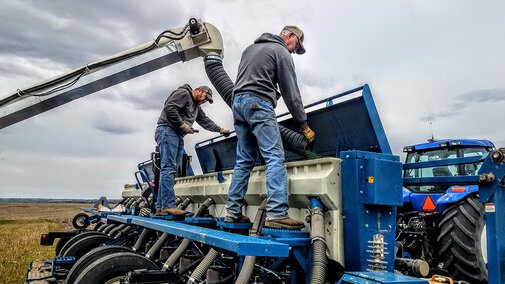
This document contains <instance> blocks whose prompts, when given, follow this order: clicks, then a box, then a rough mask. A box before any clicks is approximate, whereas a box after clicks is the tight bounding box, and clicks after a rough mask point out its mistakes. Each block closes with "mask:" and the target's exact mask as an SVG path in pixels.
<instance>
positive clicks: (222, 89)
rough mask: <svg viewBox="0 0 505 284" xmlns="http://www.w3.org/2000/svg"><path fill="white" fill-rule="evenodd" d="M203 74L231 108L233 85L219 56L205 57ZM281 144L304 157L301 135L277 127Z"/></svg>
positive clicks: (304, 147)
mask: <svg viewBox="0 0 505 284" xmlns="http://www.w3.org/2000/svg"><path fill="white" fill-rule="evenodd" d="M204 63H205V72H206V73H207V77H209V80H210V82H211V83H212V85H213V86H214V88H216V90H217V92H218V93H219V94H220V95H221V97H222V98H223V100H224V101H225V103H226V104H227V105H228V106H229V107H230V108H231V107H232V103H233V88H234V87H235V84H234V83H233V81H232V80H231V79H230V77H229V76H228V74H227V73H226V71H225V70H224V67H223V62H222V58H221V57H219V56H212V55H211V56H207V57H205V59H204ZM279 131H280V133H281V138H282V143H283V144H284V149H286V150H289V151H291V152H293V153H296V154H298V155H300V156H304V155H305V151H306V150H307V149H306V148H307V145H308V141H307V139H305V136H303V135H302V134H300V133H298V132H296V131H293V130H291V129H289V128H286V127H284V126H282V125H279Z"/></svg>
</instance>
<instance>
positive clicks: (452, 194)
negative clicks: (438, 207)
mask: <svg viewBox="0 0 505 284" xmlns="http://www.w3.org/2000/svg"><path fill="white" fill-rule="evenodd" d="M453 189H454V190H453ZM474 192H479V186H478V185H466V186H459V185H454V186H451V187H449V188H448V189H447V191H446V192H445V193H444V195H442V196H441V197H440V198H438V199H437V204H446V205H448V204H452V203H456V202H458V201H460V200H462V199H463V198H465V197H467V196H468V195H470V194H473V193H474Z"/></svg>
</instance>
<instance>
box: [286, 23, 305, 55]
mask: <svg viewBox="0 0 505 284" xmlns="http://www.w3.org/2000/svg"><path fill="white" fill-rule="evenodd" d="M284 29H285V30H288V31H290V32H292V33H294V34H295V35H296V37H297V38H298V49H297V50H296V53H297V54H304V53H305V47H303V38H304V35H303V31H302V30H301V29H300V28H299V27H297V26H285V27H284Z"/></svg>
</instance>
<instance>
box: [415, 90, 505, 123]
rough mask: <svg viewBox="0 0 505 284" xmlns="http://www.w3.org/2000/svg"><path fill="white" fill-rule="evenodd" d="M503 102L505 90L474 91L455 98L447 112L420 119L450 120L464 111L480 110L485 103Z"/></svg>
mask: <svg viewBox="0 0 505 284" xmlns="http://www.w3.org/2000/svg"><path fill="white" fill-rule="evenodd" d="M501 101H505V88H494V89H484V90H474V91H471V92H467V93H463V94H459V95H456V96H454V97H453V98H452V103H451V104H449V105H448V106H447V108H446V110H439V111H437V112H436V113H430V114H426V115H423V116H421V117H420V120H422V121H429V120H432V121H435V120H437V119H444V118H449V117H452V116H457V115H461V114H462V111H463V110H464V109H468V108H479V105H481V104H484V103H488V102H492V103H500V102H501Z"/></svg>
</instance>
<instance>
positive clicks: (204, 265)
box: [187, 248, 219, 284]
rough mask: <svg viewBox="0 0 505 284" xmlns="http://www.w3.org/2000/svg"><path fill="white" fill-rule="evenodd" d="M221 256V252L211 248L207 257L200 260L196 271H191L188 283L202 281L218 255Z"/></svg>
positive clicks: (192, 283)
mask: <svg viewBox="0 0 505 284" xmlns="http://www.w3.org/2000/svg"><path fill="white" fill-rule="evenodd" d="M218 256H219V252H217V250H215V249H213V248H212V249H210V250H209V252H208V253H207V255H206V256H205V258H204V259H203V260H202V262H200V264H199V265H198V266H197V267H196V268H195V271H193V273H191V276H190V277H189V280H188V282H187V284H195V283H200V281H201V280H202V277H203V275H204V274H205V272H207V269H209V267H210V265H211V264H212V262H214V260H215V259H216V257H218Z"/></svg>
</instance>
